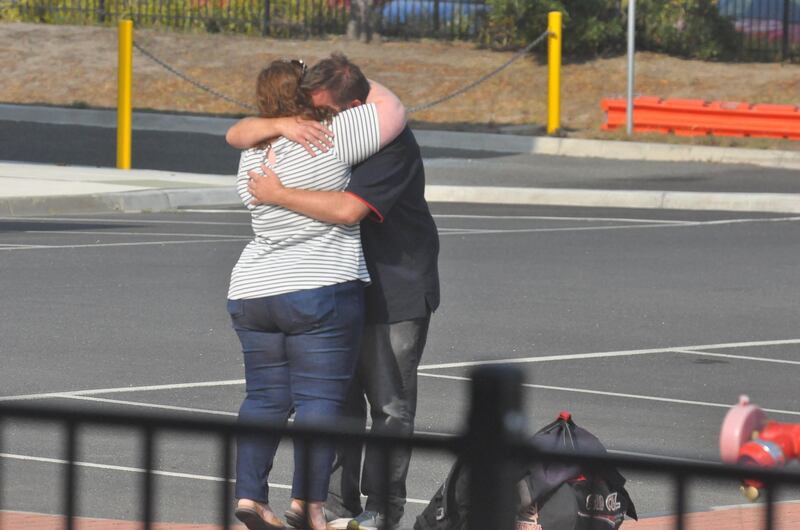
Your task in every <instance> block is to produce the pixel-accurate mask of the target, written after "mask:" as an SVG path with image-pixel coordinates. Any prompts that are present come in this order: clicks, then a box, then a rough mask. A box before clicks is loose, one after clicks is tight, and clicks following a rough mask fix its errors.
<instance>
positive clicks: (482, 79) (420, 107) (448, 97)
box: [408, 30, 550, 114]
mask: <svg viewBox="0 0 800 530" xmlns="http://www.w3.org/2000/svg"><path fill="white" fill-rule="evenodd" d="M548 35H550V32H549V31H547V30H545V31H543V32H542V34H541V35H539V36H538V37H536V39H534V40H533V42H531V43H530V44H528V45H527V46H525V47H524V48H523V49H521V50H520V51H518V52H517V53H515V54H514V55H513V56H511V58H510V59H509V60H508V61H506V62H505V63H504V64H502V65H501V66H499V67H498V68H495V69H494V70H492V71H491V72H489V73H488V74H486V75H484V76H482V77H480V78H478V79H477V80H475V81H473V82H472V83H470V84H468V85H467V86H465V87H463V88H460V89H458V90H456V91H455V92H453V93H451V94H448V95H446V96H444V97H441V98H439V99H436V100H433V101H430V102H428V103H423V104H422V105H416V106H414V107H411V108H410V109H408V113H409V114H413V113H415V112H419V111H421V110H427V109H429V108H431V107H434V106H436V105H439V104H440V103H444V102H445V101H449V100H451V99H453V98H455V97H458V96H460V95H461V94H463V93H465V92H467V91H469V90H472V89H473V88H475V87H476V86H478V85H480V84H481V83H484V82H486V81H488V80H489V79H491V78H492V77H494V76H496V75H497V74H499V73H500V72H502V71H503V70H505V69H506V68H508V67H509V66H511V64H512V63H514V62H515V61H516V60H517V59H519V58H520V57H522V56H523V55H525V54H526V53H528V52H529V51H531V50H532V49H533V48H534V47H535V46H536V45H537V44H539V43H540V42H542V41H543V40H544V39H545V38H547V36H548Z"/></svg>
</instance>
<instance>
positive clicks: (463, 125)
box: [0, 22, 800, 149]
mask: <svg viewBox="0 0 800 530" xmlns="http://www.w3.org/2000/svg"><path fill="white" fill-rule="evenodd" d="M116 38H117V34H116V29H114V28H103V27H85V26H55V25H45V24H28V23H11V22H0V71H2V83H0V102H6V103H44V104H53V105H66V106H88V107H105V108H112V107H114V106H115V105H116V62H117V41H116ZM135 39H136V41H137V43H139V44H140V45H141V46H143V47H144V48H146V49H147V50H149V51H150V52H151V53H153V54H154V55H156V56H158V57H159V58H161V59H162V60H163V61H165V62H167V63H168V64H170V65H172V66H173V67H175V68H176V69H178V70H179V71H181V72H183V73H185V74H187V75H188V76H190V77H191V78H193V79H195V80H197V81H199V82H201V83H203V84H205V85H207V86H208V87H210V88H212V89H213V90H216V91H218V92H221V93H223V94H225V95H227V96H230V97H232V98H234V99H237V100H239V101H242V102H245V103H248V104H252V102H253V88H254V81H255V76H256V73H257V71H258V69H259V68H260V67H261V66H263V65H265V64H266V63H268V62H269V61H270V60H272V59H274V58H278V57H299V58H303V59H305V60H306V61H307V62H311V63H313V62H314V61H316V60H318V59H321V58H323V57H325V56H327V55H328V54H329V53H330V52H332V51H341V52H344V53H345V54H347V55H348V56H349V57H350V58H351V59H353V60H354V61H355V62H357V63H358V64H360V65H361V66H362V68H363V70H364V71H365V73H366V74H367V75H368V76H370V77H372V78H374V79H376V80H378V81H380V82H382V83H384V84H386V85H388V86H390V87H391V88H392V89H394V90H395V91H396V92H397V93H398V94H399V95H400V97H401V98H402V99H403V100H404V101H405V102H406V104H407V105H408V106H409V107H413V106H415V105H419V104H421V103H425V102H428V101H431V100H433V99H436V98H438V97H441V96H444V95H446V94H449V93H451V92H452V91H454V90H457V89H459V88H461V87H463V86H465V85H467V84H468V83H470V82H472V81H474V80H475V79H477V78H479V77H480V76H482V75H484V74H486V73H487V72H489V71H491V70H493V69H494V68H496V67H498V66H499V65H501V64H503V63H504V62H505V61H506V60H508V59H509V58H510V57H511V55H512V54H511V53H508V52H493V51H489V50H481V49H477V48H476V47H475V46H474V45H473V44H470V43H463V42H455V43H450V42H439V41H429V40H424V41H415V42H397V41H390V42H382V43H377V44H375V43H373V44H369V45H367V44H361V43H358V42H352V41H348V40H346V39H344V38H336V37H334V38H329V39H325V40H301V41H296V40H275V39H264V38H260V37H247V36H239V35H224V34H190V33H177V32H166V31H159V30H151V29H137V30H136V32H135ZM562 83H563V84H562V126H563V128H564V129H565V131H567V134H568V135H569V136H573V137H591V138H622V135H621V134H620V133H605V132H602V131H600V126H601V124H602V123H603V120H604V115H603V112H602V110H601V109H600V100H601V99H602V98H603V97H609V96H615V97H622V95H623V94H624V92H625V84H626V59H625V57H624V56H621V57H613V58H601V59H596V60H592V61H587V62H580V63H574V64H566V65H565V66H564V67H563V70H562ZM636 92H637V93H638V94H642V95H649V96H659V97H664V98H667V97H671V98H693V99H705V100H725V101H745V102H748V103H782V104H795V105H796V104H800V101H799V99H800V65H791V64H765V63H735V64H726V63H710V62H702V61H691V60H683V59H677V58H672V57H667V56H664V55H658V54H652V53H639V54H637V56H636ZM133 104H134V107H135V108H137V109H154V110H162V111H177V112H191V113H211V114H228V115H241V114H246V113H248V111H247V109H245V108H242V107H241V106H239V105H236V104H232V103H228V102H226V101H224V100H221V99H219V98H217V97H214V96H212V95H210V94H208V93H206V92H203V91H201V90H199V89H197V88H195V87H193V86H192V85H190V84H189V83H187V82H185V81H183V80H181V79H180V78H178V77H176V76H175V75H173V74H171V73H170V72H168V71H167V70H165V69H164V68H162V67H161V66H159V65H157V64H156V63H154V62H153V61H151V60H150V59H149V58H147V57H145V56H143V55H142V54H140V53H139V52H137V51H135V52H134V77H133ZM546 105H547V66H546V65H544V64H540V63H539V62H538V61H537V60H536V59H535V58H533V57H525V58H523V59H520V60H518V61H517V62H515V63H514V64H513V65H512V66H511V67H509V68H508V69H506V70H505V71H503V72H502V73H501V74H500V75H498V76H496V77H494V78H492V79H490V80H489V81H487V82H485V83H483V84H481V85H479V86H478V87H476V88H475V89H473V90H471V91H469V92H467V93H466V94H463V95H461V96H459V97H457V98H454V99H452V100H450V101H448V102H446V103H443V104H441V105H438V106H436V107H434V108H432V109H430V110H426V111H421V112H418V113H414V114H413V115H412V120H413V121H414V122H415V123H416V125H417V126H419V127H433V126H435V127H440V128H450V129H471V130H488V129H491V130H499V131H505V132H520V133H534V134H535V133H539V132H541V130H542V127H543V125H544V123H545V122H546V116H547V107H546ZM640 138H643V139H647V140H651V141H652V140H655V141H671V142H693V143H706V144H719V145H743V146H750V147H772V148H782V149H800V142H791V141H775V140H756V139H713V138H699V139H698V138H695V139H685V138H677V137H663V136H660V135H646V136H644V135H641V136H640Z"/></svg>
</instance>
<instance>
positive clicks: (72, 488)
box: [64, 421, 78, 530]
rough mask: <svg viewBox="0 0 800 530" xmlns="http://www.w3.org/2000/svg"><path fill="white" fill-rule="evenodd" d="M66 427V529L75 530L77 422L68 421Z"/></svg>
mask: <svg viewBox="0 0 800 530" xmlns="http://www.w3.org/2000/svg"><path fill="white" fill-rule="evenodd" d="M66 427H67V432H66V437H67V440H66V442H67V443H66V454H65V455H64V460H66V461H67V469H66V471H65V474H64V517H65V518H66V525H65V528H66V529H67V530H73V528H75V505H76V502H75V496H76V495H77V493H78V488H77V487H76V477H75V455H76V452H77V451H76V447H75V443H76V440H75V436H76V433H75V429H76V427H75V422H72V421H68V422H67V426H66Z"/></svg>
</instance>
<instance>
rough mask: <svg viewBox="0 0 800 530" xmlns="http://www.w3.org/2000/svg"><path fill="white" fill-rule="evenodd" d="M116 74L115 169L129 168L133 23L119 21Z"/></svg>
mask: <svg viewBox="0 0 800 530" xmlns="http://www.w3.org/2000/svg"><path fill="white" fill-rule="evenodd" d="M118 35H119V59H118V73H117V168H118V169H130V168H131V79H132V77H133V74H132V71H133V21H132V20H120V21H119V32H118Z"/></svg>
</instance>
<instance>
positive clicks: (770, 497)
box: [764, 484, 776, 530]
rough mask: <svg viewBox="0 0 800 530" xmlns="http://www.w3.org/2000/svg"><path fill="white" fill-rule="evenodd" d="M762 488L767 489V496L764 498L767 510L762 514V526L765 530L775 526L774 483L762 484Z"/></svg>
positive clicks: (770, 529)
mask: <svg viewBox="0 0 800 530" xmlns="http://www.w3.org/2000/svg"><path fill="white" fill-rule="evenodd" d="M764 488H766V490H767V497H766V499H765V501H766V504H767V510H766V513H765V514H764V528H765V529H766V530H772V529H773V528H775V498H776V493H775V485H774V484H764Z"/></svg>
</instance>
